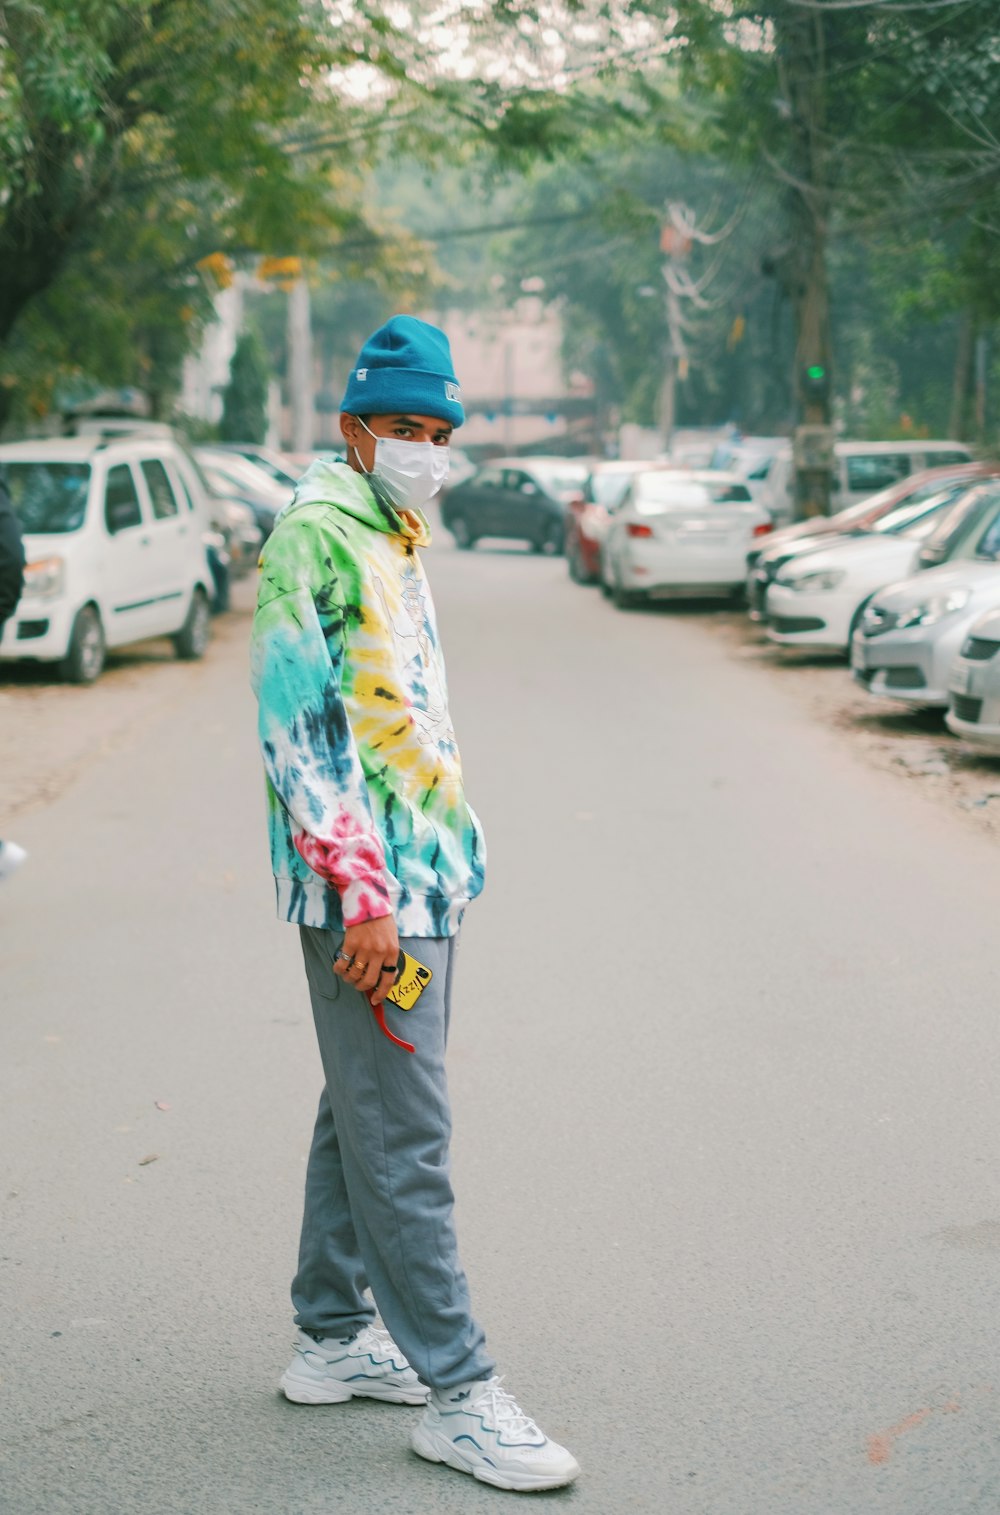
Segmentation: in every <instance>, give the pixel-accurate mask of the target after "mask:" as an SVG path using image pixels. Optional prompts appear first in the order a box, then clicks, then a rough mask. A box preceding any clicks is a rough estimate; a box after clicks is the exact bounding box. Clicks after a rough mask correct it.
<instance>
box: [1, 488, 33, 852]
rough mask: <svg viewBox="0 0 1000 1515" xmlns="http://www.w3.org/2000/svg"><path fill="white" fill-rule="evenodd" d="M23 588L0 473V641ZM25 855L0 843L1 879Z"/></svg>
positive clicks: (17, 535)
mask: <svg viewBox="0 0 1000 1515" xmlns="http://www.w3.org/2000/svg"><path fill="white" fill-rule="evenodd" d="M23 588H24V543H23V542H22V540H21V523H20V521H19V520H18V519H17V516H16V515H15V514H14V507H13V505H12V504H11V500H10V492H9V490H8V489H7V481H6V480H5V479H4V477H3V475H2V474H0V640H2V639H3V627H4V622H5V621H6V620H8V619H9V618H10V616H12V615H13V614H14V611H15V610H16V608H17V602H18V600H19V599H20V598H21V590H22V589H23ZM27 856H28V854H27V853H26V852H25V850H24V848H23V847H19V846H18V845H17V843H16V842H4V841H0V879H3V878H9V877H10V875H11V874H12V873H13V872H14V870H15V868H20V866H21V864H22V863H23V862H24V860H25V858H26V857H27Z"/></svg>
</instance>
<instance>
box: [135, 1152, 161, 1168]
mask: <svg viewBox="0 0 1000 1515" xmlns="http://www.w3.org/2000/svg"><path fill="white" fill-rule="evenodd" d="M159 1155H160V1154H159V1152H150V1153H149V1155H148V1156H147V1157H140V1159H139V1167H140V1168H145V1167H146V1165H147V1163H155V1162H156V1160H157V1159H158V1157H159Z"/></svg>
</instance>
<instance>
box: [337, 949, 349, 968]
mask: <svg viewBox="0 0 1000 1515" xmlns="http://www.w3.org/2000/svg"><path fill="white" fill-rule="evenodd" d="M333 960H334V962H335V963H346V964H347V966H348V967H350V966H351V964H352V963H353V961H354V959H353V957H352V956H351V954H350V953H349V952H341V951H339V950H338V951H337V952H335V953H334V954H333Z"/></svg>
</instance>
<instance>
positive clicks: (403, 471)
mask: <svg viewBox="0 0 1000 1515" xmlns="http://www.w3.org/2000/svg"><path fill="white" fill-rule="evenodd" d="M358 420H359V421H361V417H360V416H359V417H358ZM361 424H362V426H364V427H365V431H367V433H368V435H369V436H370V437H375V463H374V466H373V467H372V469H371V473H370V474H369V477H370V478H372V479H374V480H375V481H376V482H377V483H379V484H381V486H382V488H383V489H384V490H385V492H386V494H387V495H388V496H389V499H390V500H391V501H392V503H393V505H395V507H396V509H397V510H420V509H421V508H422V507H423V506H424V505H426V504H427V501H428V500H430V499H433V497H434V495H436V494H437V492H438V490H439V489H440V488H441V485H442V484H443V483H444V481H445V479H446V478H447V477H448V449H447V447H435V445H434V443H433V442H404V441H402V440H401V439H400V438H399V437H376V436H375V433H374V432H373V431H372V429H371V427H370V426H365V423H364V421H361ZM354 450H355V452H357V448H355V449H354ZM358 462H359V463H361V455H360V453H359V454H358ZM361 466H362V468H364V466H365V465H364V464H363V463H361ZM365 472H366V473H368V470H367V469H365Z"/></svg>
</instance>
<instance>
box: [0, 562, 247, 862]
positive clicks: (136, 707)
mask: <svg viewBox="0 0 1000 1515" xmlns="http://www.w3.org/2000/svg"><path fill="white" fill-rule="evenodd" d="M255 588H256V581H255V579H254V578H251V579H249V580H244V581H243V582H242V583H240V584H237V585H236V586H235V587H234V590H233V607H234V608H233V610H231V611H230V612H229V613H228V614H227V615H224V616H218V617H216V619H215V620H214V621H213V623H212V643H211V645H210V647H209V650H208V652H207V654H206V661H208V660H211V659H212V658H213V657H217V656H219V654H220V653H221V652H223V651H224V649H226V648H228V647H230V646H232V644H234V643H236V642H242V643H243V644H244V645H245V643H246V641H247V638H248V636H249V633H250V617H251V615H252V613H253V596H254V591H255ZM243 666H244V667H245V660H243ZM204 672H205V668H204V665H203V664H200V663H183V662H180V661H179V660H178V659H177V657H176V655H175V653H174V650H173V646H172V645H171V643H170V642H169V641H168V640H166V639H165V638H164V639H162V640H158V641H154V642H144V643H142V644H140V645H139V646H138V647H131V648H128V649H126V650H124V651H122V652H115V653H112V654H111V655H110V657H109V660H108V667H107V669H106V670H105V672H104V673H103V674H102V676H101V678H100V679H99V680H98V681H97V683H96V684H93V685H91V686H90V687H89V688H80V687H77V686H75V685H71V684H61V683H58V682H57V681H56V679H55V677H54V675H53V673H52V672H51V671H50V670H49V669H47V668H46V667H44V666H42V665H33V664H30V663H24V664H18V665H9V664H7V665H3V666H2V668H0V837H3V836H5V835H7V834H9V835H10V836H12V837H14V835H15V830H16V820H17V817H18V816H20V815H24V814H25V813H26V812H27V811H30V810H36V809H38V808H39V807H40V806H43V805H48V804H50V803H51V802H52V801H53V800H54V799H56V798H58V796H59V795H60V794H62V793H63V792H64V790H66V789H67V788H68V787H69V786H70V785H71V784H72V783H73V782H74V781H75V780H76V778H77V777H78V776H79V775H80V774H81V773H83V772H84V771H85V770H86V769H87V768H89V767H90V766H91V765H92V764H93V763H95V762H97V761H99V760H100V759H101V758H102V757H104V756H106V755H107V754H108V753H110V752H114V751H117V750H118V749H120V748H122V747H125V746H127V745H128V744H129V743H130V742H132V741H134V740H135V738H136V736H137V735H138V733H139V732H141V731H144V730H146V729H147V728H148V727H149V726H150V725H153V724H156V723H157V722H159V721H164V720H167V719H169V717H170V714H171V712H172V711H173V710H174V709H175V708H176V707H177V706H178V705H179V704H181V703H183V701H184V700H185V699H186V698H187V697H188V695H189V693H190V691H191V688H192V685H193V684H196V683H197V682H198V681H199V680H200V679H202V678H203V677H204ZM11 822H14V823H15V825H14V827H13V828H12V827H11V826H10V824H9V823H11Z"/></svg>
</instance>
